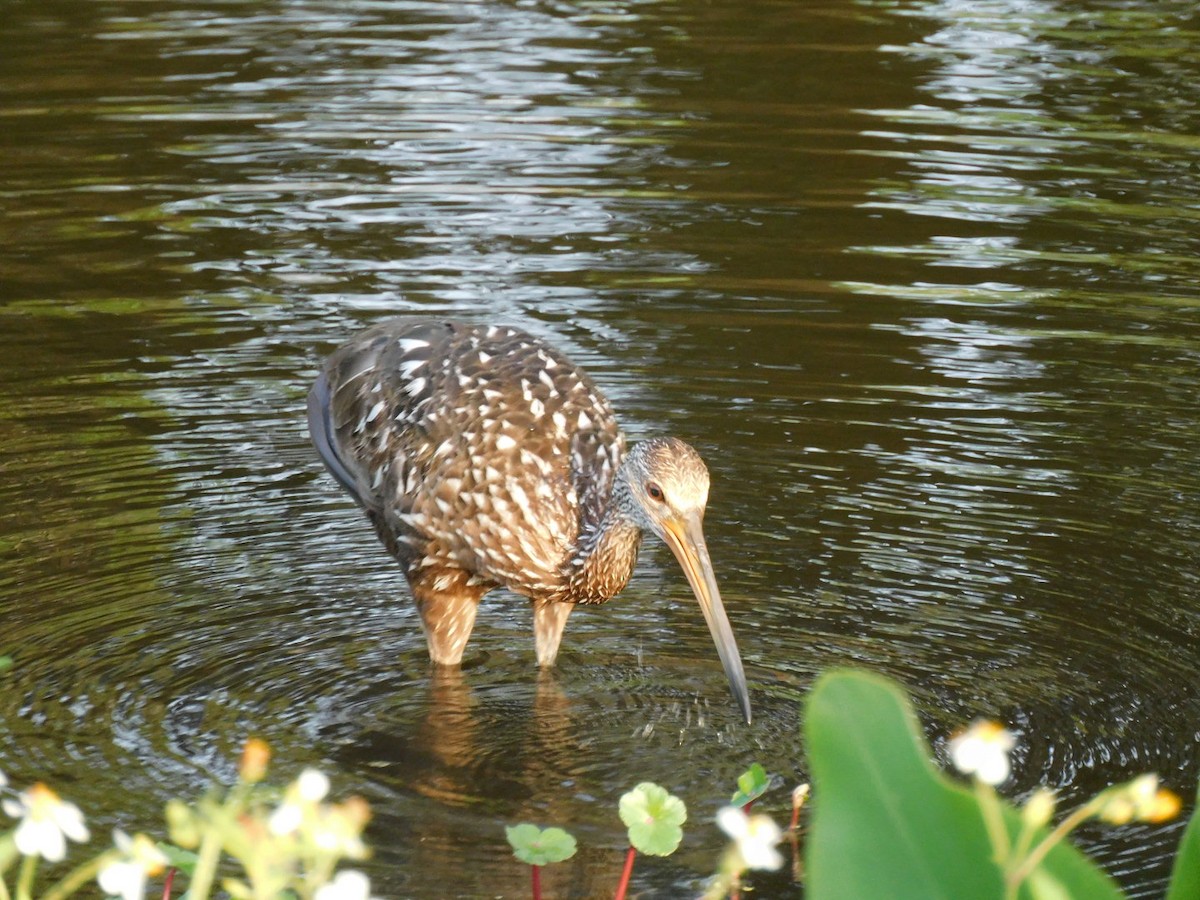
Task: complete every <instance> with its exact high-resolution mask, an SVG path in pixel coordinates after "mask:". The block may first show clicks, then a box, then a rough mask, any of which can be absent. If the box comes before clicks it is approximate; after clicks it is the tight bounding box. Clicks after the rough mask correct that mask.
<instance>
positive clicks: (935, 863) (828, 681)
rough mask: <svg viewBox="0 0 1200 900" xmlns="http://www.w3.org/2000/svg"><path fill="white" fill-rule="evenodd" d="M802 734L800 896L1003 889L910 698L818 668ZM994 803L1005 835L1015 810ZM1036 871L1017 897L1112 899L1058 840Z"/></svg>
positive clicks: (913, 896) (962, 796)
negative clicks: (805, 835)
mask: <svg viewBox="0 0 1200 900" xmlns="http://www.w3.org/2000/svg"><path fill="white" fill-rule="evenodd" d="M805 733H806V738H807V742H808V752H809V760H810V764H811V769H812V776H813V818H812V826H811V831H810V834H809V839H808V842H807V848H806V858H807V871H808V882H807V885H806V892H805V896H806V898H808V900H832V898H845V897H888V898H893V900H938V898H945V900H958V898H963V897H971V898H972V900H992V898H996V900H998V898H1001V897H1003V895H1004V888H1003V880H1002V876H1001V873H1000V870H999V867H998V866H997V865H996V864H995V862H994V861H993V859H992V848H991V843H990V842H989V840H988V836H987V831H986V828H985V825H984V820H983V817H982V813H981V809H980V806H979V803H978V801H977V800H976V799H975V796H974V795H973V794H972V793H971V792H970V791H968V790H966V789H964V788H963V787H961V786H960V785H958V784H956V783H955V782H952V781H951V780H950V779H948V778H946V777H945V776H944V775H942V774H941V773H940V772H939V771H938V770H937V769H936V768H935V767H934V766H933V764H932V763H931V762H930V758H931V755H932V754H931V753H930V750H929V747H928V745H927V744H926V743H925V740H924V737H923V736H922V733H921V730H920V726H919V725H918V723H917V719H916V716H915V714H914V713H913V710H912V706H911V705H910V704H909V702H908V700H907V698H906V697H905V696H904V695H903V694H902V693H901V691H900V690H899V689H898V688H897V686H896V685H894V684H893V683H892V682H889V681H887V680H886V679H883V678H880V677H878V676H875V675H870V674H867V673H864V672H853V671H837V672H832V673H829V674H827V675H825V676H823V677H822V678H821V679H819V680H818V682H817V684H816V686H815V687H814V688H813V691H812V693H811V694H810V696H809V699H808V703H807V709H806V715H805ZM1001 806H1002V811H1001V815H1002V816H1003V819H1004V823H1003V824H1004V827H1005V828H1006V829H1007V830H1008V832H1009V839H1010V841H1015V839H1016V836H1017V834H1018V832H1019V831H1020V829H1021V819H1020V815H1019V814H1018V813H1017V812H1016V811H1015V810H1014V809H1012V808H1011V807H1010V806H1008V804H1007V803H1003V802H1002V803H1001ZM1044 835H1045V831H1044V830H1043V831H1039V832H1038V835H1037V838H1036V839H1038V840H1040V838H1041V837H1043V836H1044ZM1038 871H1039V874H1038V877H1037V878H1036V879H1026V881H1025V882H1024V883H1023V884H1022V886H1021V891H1020V895H1019V896H1020V897H1021V898H1023V900H1036V898H1039V897H1070V898H1075V900H1115V898H1119V897H1120V896H1121V893H1120V891H1118V889H1117V888H1116V886H1115V885H1114V884H1113V882H1112V881H1111V880H1110V879H1109V878H1108V876H1107V875H1105V874H1104V873H1103V872H1101V871H1100V870H1099V869H1097V868H1096V867H1095V866H1094V865H1093V864H1092V863H1091V862H1090V861H1089V860H1088V859H1087V858H1086V857H1084V856H1083V855H1082V854H1080V853H1079V852H1078V851H1077V850H1076V849H1075V848H1074V847H1072V846H1070V845H1069V844H1066V843H1062V844H1059V845H1057V846H1056V847H1054V849H1053V850H1051V851H1050V852H1049V854H1047V856H1046V858H1045V859H1044V860H1043V861H1042V864H1041V867H1040V869H1039V870H1038Z"/></svg>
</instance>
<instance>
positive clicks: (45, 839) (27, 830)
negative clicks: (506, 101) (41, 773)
mask: <svg viewBox="0 0 1200 900" xmlns="http://www.w3.org/2000/svg"><path fill="white" fill-rule="evenodd" d="M3 807H4V811H5V812H6V813H8V814H9V815H10V816H12V817H13V818H14V819H20V820H21V822H20V824H19V825H17V830H16V831H15V832H14V834H13V839H14V840H15V842H16V845H17V850H18V852H20V853H21V855H22V856H41V857H43V858H44V859H46V860H47V861H49V862H58V861H60V860H61V859H62V858H63V857H64V856H66V855H67V842H66V838H70V839H71V840H73V841H78V842H80V843H82V842H83V841H86V840H87V839H88V830H87V826H86V825H84V824H83V814H82V813H81V812H80V811H79V807H78V806H76V805H75V804H74V803H67V802H65V801H64V800H61V799H59V796H58V794H56V793H54V791H52V790H50V788H48V787H46V785H44V784H42V783H41V782H40V781H39V782H38V783H37V784H35V785H33V786H32V787H31V788H29V790H27V791H23V792H22V793H21V794H20V795H18V797H17V799H16V800H12V799H6V800H5V801H4V803H3Z"/></svg>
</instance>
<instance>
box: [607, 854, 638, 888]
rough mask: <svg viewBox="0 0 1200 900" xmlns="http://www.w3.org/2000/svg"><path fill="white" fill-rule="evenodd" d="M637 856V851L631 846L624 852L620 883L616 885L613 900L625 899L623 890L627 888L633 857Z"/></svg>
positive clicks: (631, 872)
mask: <svg viewBox="0 0 1200 900" xmlns="http://www.w3.org/2000/svg"><path fill="white" fill-rule="evenodd" d="M635 856H637V851H636V850H634V849H633V848H632V847H630V848H629V852H627V853H626V854H625V869H624V871H622V872H621V883H620V884H618V885H617V893H616V896H615V897H613V900H625V891H626V890H628V889H629V879H630V877H631V876H632V875H633V858H634V857H635Z"/></svg>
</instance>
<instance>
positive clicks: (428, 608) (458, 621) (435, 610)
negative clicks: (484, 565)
mask: <svg viewBox="0 0 1200 900" xmlns="http://www.w3.org/2000/svg"><path fill="white" fill-rule="evenodd" d="M469 579H470V575H468V574H467V573H466V572H464V571H462V570H461V569H422V570H420V574H419V577H415V578H410V580H409V586H410V587H411V588H412V595H413V600H415V601H416V604H417V612H419V613H420V614H421V626H422V628H423V629H424V631H425V641H426V643H428V644H429V658H430V659H432V660H433V661H434V662H435V663H437V664H438V665H442V666H457V665H461V663H462V657H463V651H464V650H465V649H466V647H467V640H468V639H469V638H470V637H471V629H472V628H474V627H475V613H476V612H477V611H478V610H479V601H480V600H481V599H482V598H483V595H484V594H485V593H486V592H487V590H488V589H489V588H490V587H491V585H475V584H469V583H468V582H469Z"/></svg>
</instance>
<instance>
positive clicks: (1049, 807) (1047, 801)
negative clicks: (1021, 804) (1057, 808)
mask: <svg viewBox="0 0 1200 900" xmlns="http://www.w3.org/2000/svg"><path fill="white" fill-rule="evenodd" d="M1054 804H1055V798H1054V791H1052V790H1050V789H1049V788H1038V789H1037V790H1036V791H1034V792H1033V794H1032V795H1031V796H1030V798H1029V800H1027V801H1026V803H1025V808H1024V809H1022V810H1021V817H1022V818H1023V819H1024V820H1025V823H1026V824H1027V825H1029V826H1030V827H1031V828H1041V827H1042V826H1043V825H1045V824H1046V823H1047V822H1049V821H1050V817H1051V816H1053V815H1054Z"/></svg>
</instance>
